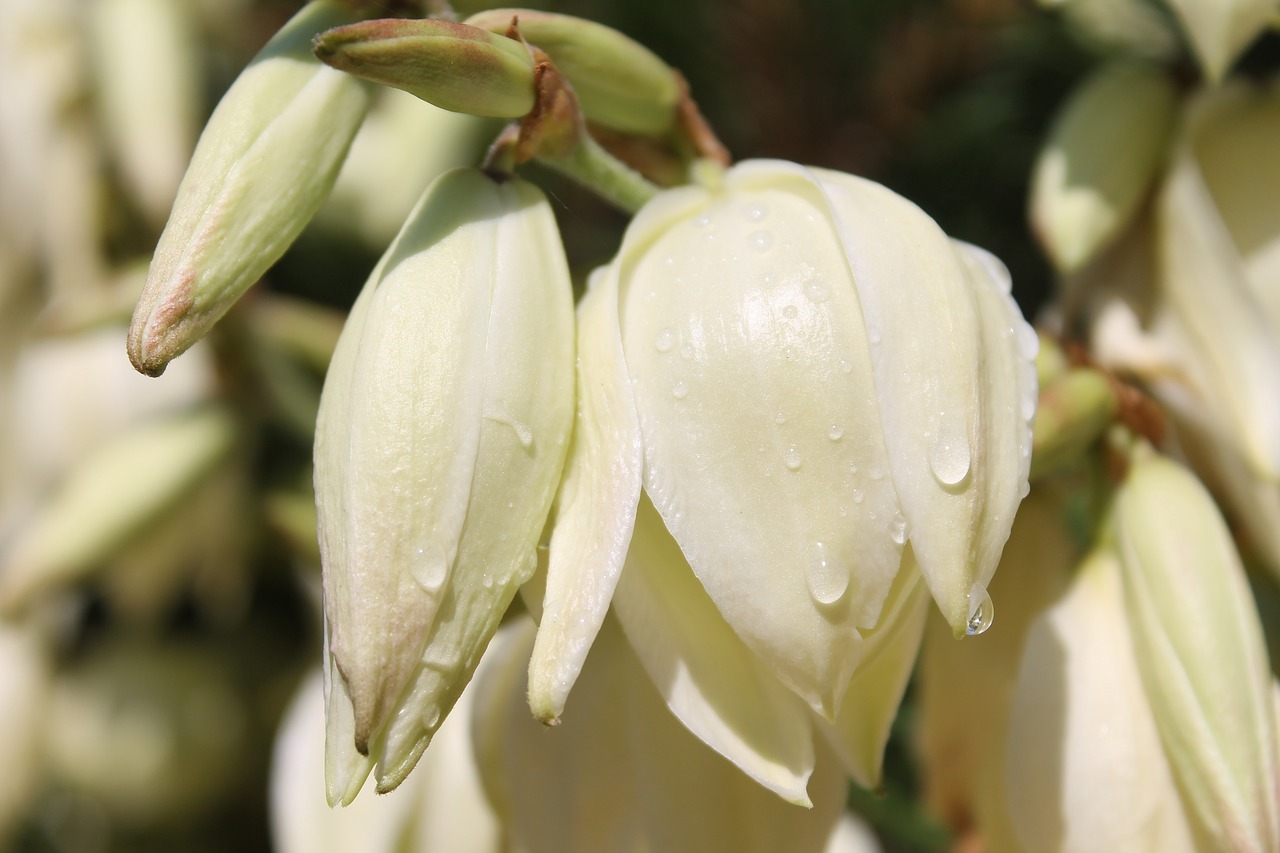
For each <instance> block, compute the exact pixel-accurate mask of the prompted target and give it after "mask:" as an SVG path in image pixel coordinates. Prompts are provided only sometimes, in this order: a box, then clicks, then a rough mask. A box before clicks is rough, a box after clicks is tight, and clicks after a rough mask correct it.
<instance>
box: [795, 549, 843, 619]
mask: <svg viewBox="0 0 1280 853" xmlns="http://www.w3.org/2000/svg"><path fill="white" fill-rule="evenodd" d="M804 577H805V583H806V584H807V586H808V587H809V595H811V596H812V597H813V600H814V601H815V602H816V603H818V604H826V605H830V604H835V603H836V602H837V601H839V600H840V599H841V598H843V597H844V594H845V592H846V591H847V590H848V589H849V572H848V570H846V569H845V568H844V567H843V566H839V565H836V564H835V563H834V562H832V561H831V560H829V559H827V546H826V545H824V544H823V543H821V542H815V543H814V546H813V551H812V552H811V553H810V554H809V562H808V563H807V564H806V565H805V573H804Z"/></svg>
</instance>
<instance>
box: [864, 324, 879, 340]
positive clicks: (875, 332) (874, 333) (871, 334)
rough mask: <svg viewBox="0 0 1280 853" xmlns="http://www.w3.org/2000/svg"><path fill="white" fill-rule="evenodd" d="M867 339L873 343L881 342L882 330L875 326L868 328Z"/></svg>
mask: <svg viewBox="0 0 1280 853" xmlns="http://www.w3.org/2000/svg"><path fill="white" fill-rule="evenodd" d="M867 340H869V341H871V343H872V344H878V343H880V330H879V329H877V328H876V327H875V326H872V327H871V328H870V329H868V330H867Z"/></svg>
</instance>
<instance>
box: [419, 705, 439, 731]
mask: <svg viewBox="0 0 1280 853" xmlns="http://www.w3.org/2000/svg"><path fill="white" fill-rule="evenodd" d="M439 723H440V706H439V705H431V706H430V707H428V708H427V710H426V713H424V714H423V715H422V725H423V726H425V727H426V729H427V730H428V731H431V730H433V729H435V727H436V726H437V725H439Z"/></svg>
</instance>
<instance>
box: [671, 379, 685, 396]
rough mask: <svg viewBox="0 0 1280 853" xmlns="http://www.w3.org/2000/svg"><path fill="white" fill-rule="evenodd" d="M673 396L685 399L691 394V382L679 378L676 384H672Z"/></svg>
mask: <svg viewBox="0 0 1280 853" xmlns="http://www.w3.org/2000/svg"><path fill="white" fill-rule="evenodd" d="M671 396H672V397H675V398H676V399H677V400H683V399H684V398H685V397H688V396H689V383H688V382H685V381H684V380H683V379H677V380H676V382H675V384H674V385H672V386H671Z"/></svg>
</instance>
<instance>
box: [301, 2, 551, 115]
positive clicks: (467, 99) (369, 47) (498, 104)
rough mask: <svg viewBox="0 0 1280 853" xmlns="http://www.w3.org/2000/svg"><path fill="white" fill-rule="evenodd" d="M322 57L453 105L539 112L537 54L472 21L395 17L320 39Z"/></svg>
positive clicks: (492, 111)
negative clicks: (535, 105) (471, 24)
mask: <svg viewBox="0 0 1280 853" xmlns="http://www.w3.org/2000/svg"><path fill="white" fill-rule="evenodd" d="M313 47H314V50H315V54H316V56H318V57H319V58H320V59H321V61H323V62H325V63H327V64H329V65H332V66H333V67H334V68H337V69H339V70H342V71H346V72H347V73H349V74H355V75H356V76H358V77H363V78H365V79H366V80H372V81H374V82H375V83H382V84H383V85H385V86H394V87H396V88H397V89H403V90H405V91H406V92H409V93H410V94H412V95H417V96H418V97H419V98H421V99H422V100H424V101H426V102H428V103H431V104H435V105H436V106H437V107H442V108H444V109H446V110H453V111H454V112H459V113H470V114H471V115H477V116H492V117H494V118H519V117H521V116H523V115H524V114H526V113H527V112H529V111H530V110H531V109H533V100H534V99H533V57H531V56H530V55H529V50H528V48H526V47H525V46H524V45H522V44H520V42H518V41H515V40H514V39H509V38H507V37H506V36H499V35H494V34H492V33H488V32H485V31H484V30H482V29H478V28H476V27H469V26H467V25H466V24H457V23H454V22H452V21H438V20H406V19H401V18H388V19H386V20H378V21H363V22H361V23H358V24H350V25H348V26H345V27H337V28H336V29H332V30H329V31H328V32H325V33H321V34H320V35H318V36H316V39H315V44H314V45H313Z"/></svg>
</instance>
